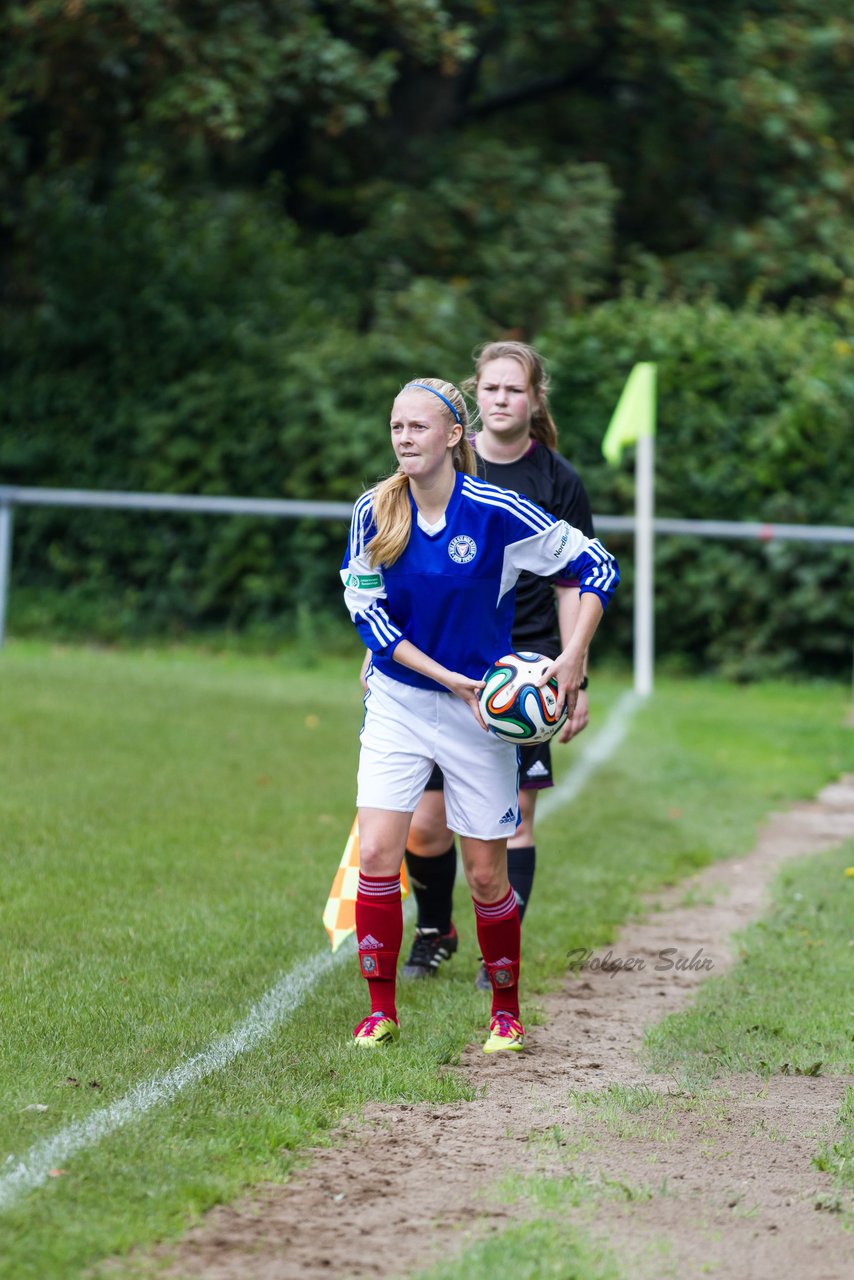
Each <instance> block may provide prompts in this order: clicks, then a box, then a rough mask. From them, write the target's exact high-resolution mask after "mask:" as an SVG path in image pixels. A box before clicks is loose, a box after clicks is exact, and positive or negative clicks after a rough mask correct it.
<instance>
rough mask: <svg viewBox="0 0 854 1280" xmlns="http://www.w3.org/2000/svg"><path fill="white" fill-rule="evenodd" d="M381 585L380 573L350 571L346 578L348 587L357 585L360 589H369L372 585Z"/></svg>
mask: <svg viewBox="0 0 854 1280" xmlns="http://www.w3.org/2000/svg"><path fill="white" fill-rule="evenodd" d="M382 585H383V579H382V574H380V573H358V574H357V573H351V574H350V576H349V577H348V578H347V586H348V587H359V588H360V589H361V590H362V591H371V590H372V589H373V588H374V587H381V586H382Z"/></svg>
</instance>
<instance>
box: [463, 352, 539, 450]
mask: <svg viewBox="0 0 854 1280" xmlns="http://www.w3.org/2000/svg"><path fill="white" fill-rule="evenodd" d="M477 407H478V409H479V410H480V420H481V423H482V424H483V430H484V431H488V432H490V433H491V434H492V435H495V436H500V437H501V439H503V440H515V439H518V438H521V437H524V436H527V435H528V434H529V432H530V430H531V414H532V412H533V409H534V401H533V396H532V395H531V392H530V389H529V387H528V378H527V375H526V373H525V369H524V366H523V365H521V364H520V363H519V361H518V360H514V359H513V358H512V356H502V357H501V359H499V360H490V361H489V362H488V363H487V364H485V365H484V366H483V369H482V370H481V373H480V377H479V378H478V382H477Z"/></svg>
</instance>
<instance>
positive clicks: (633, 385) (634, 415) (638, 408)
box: [602, 363, 655, 465]
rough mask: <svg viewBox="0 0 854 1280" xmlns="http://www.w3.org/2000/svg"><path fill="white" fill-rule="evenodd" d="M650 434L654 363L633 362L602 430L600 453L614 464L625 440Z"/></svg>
mask: <svg viewBox="0 0 854 1280" xmlns="http://www.w3.org/2000/svg"><path fill="white" fill-rule="evenodd" d="M654 435H655V365H654V364H649V363H642V364H636V365H635V367H634V368H633V369H632V371H631V373H630V374H629V376H628V378H627V379H626V385H625V386H624V387H623V394H622V395H621V396H620V399H619V400H618V402H617V407H616V409H615V410H614V413H613V416H612V418H611V421H610V423H609V425H608V430H607V431H606V432H605V436H604V438H603V440H602V453H603V454H604V455H605V457H606V458H607V460H608V462H610V463H611V464H612V465H615V464H616V463H618V462H619V461H620V458H621V457H622V454H623V449H624V447H625V446H626V445H627V444H634V443H635V441H637V440H640V438H641V436H654Z"/></svg>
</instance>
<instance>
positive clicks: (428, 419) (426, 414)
mask: <svg viewBox="0 0 854 1280" xmlns="http://www.w3.org/2000/svg"><path fill="white" fill-rule="evenodd" d="M431 401H432V402H434V403H431ZM461 434H462V428H461V427H460V426H459V425H458V424H457V423H456V422H455V423H449V422H448V415H447V413H446V412H445V410H444V409H443V408H442V404H441V401H439V400H438V399H437V398H436V396H434V395H431V393H430V392H429V391H401V393H400V395H399V396H398V397H397V399H396V400H395V402H394V404H393V405H392V410H391V443H392V448H393V449H394V452H395V455H396V457H397V460H398V462H399V463H400V466H401V468H402V470H403V471H405V472H406V474H407V475H408V476H409V477H410V478H411V479H413V480H426V479H429V478H431V477H433V476H434V475H437V474H438V473H439V472H440V471H441V470H442V469H443V467H450V469H451V470H453V465H454V464H453V458H452V452H453V448H454V445H455V444H456V443H457V441H458V440H459V438H460V436H461Z"/></svg>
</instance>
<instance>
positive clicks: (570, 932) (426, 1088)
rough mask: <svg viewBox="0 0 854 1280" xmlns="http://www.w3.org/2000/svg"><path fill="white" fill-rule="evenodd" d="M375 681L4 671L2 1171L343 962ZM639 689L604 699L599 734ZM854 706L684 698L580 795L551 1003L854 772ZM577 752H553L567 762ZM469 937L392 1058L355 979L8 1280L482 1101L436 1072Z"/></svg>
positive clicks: (31, 1201) (108, 1147)
mask: <svg viewBox="0 0 854 1280" xmlns="http://www.w3.org/2000/svg"><path fill="white" fill-rule="evenodd" d="M358 661H359V654H358V652H356V650H355V648H354V653H353V657H352V660H343V659H329V660H324V661H320V662H317V661H316V659H315V660H314V661H313V663H312V664H308V663H307V662H306V661H305V660H302V661H298V660H294V659H293V658H289V657H287V656H286V655H283V656H282V657H281V658H280V659H278V660H276V659H269V658H253V657H246V656H242V657H241V656H237V655H230V654H224V655H217V656H212V655H209V654H208V655H202V654H198V653H193V652H190V651H169V650H164V649H159V650H157V651H152V652H135V653H134V652H131V653H128V652H122V653H119V652H114V651H108V650H92V649H82V648H80V649H71V648H69V649H63V648H51V647H49V646H46V645H39V644H36V643H17V644H10V645H8V646H7V648H6V649H4V650H3V651H2V652H1V653H0V717H2V729H3V732H2V735H0V779H2V787H0V832H2V853H3V868H4V870H3V876H2V880H0V927H2V930H3V938H4V944H5V945H4V947H3V950H2V955H0V965H2V971H0V972H1V973H2V977H0V1028H2V1030H0V1036H2V1060H0V1176H1V1175H2V1160H4V1159H5V1158H6V1157H7V1156H15V1157H19V1156H22V1155H23V1154H25V1153H26V1151H27V1150H28V1149H29V1148H30V1147H31V1146H32V1144H33V1143H35V1142H37V1141H38V1140H39V1139H41V1138H43V1137H49V1136H50V1135H53V1134H55V1133H56V1132H57V1131H59V1130H60V1129H61V1128H62V1127H63V1126H65V1125H67V1124H68V1123H70V1122H72V1121H74V1120H78V1119H82V1118H85V1116H87V1115H88V1114H89V1113H90V1112H92V1111H93V1110H95V1109H97V1108H100V1107H103V1106H105V1105H107V1104H109V1103H111V1102H114V1101H117V1100H118V1099H120V1098H122V1097H123V1096H124V1095H125V1094H126V1093H127V1091H128V1090H129V1089H130V1088H132V1087H133V1086H134V1085H135V1084H138V1083H139V1082H141V1081H144V1080H146V1079H148V1078H150V1077H151V1076H153V1075H154V1074H155V1073H157V1072H158V1071H163V1070H168V1069H169V1068H171V1067H173V1066H175V1065H176V1064H177V1063H180V1062H181V1061H182V1060H184V1059H186V1058H187V1057H188V1056H190V1055H192V1054H193V1053H196V1052H198V1051H200V1050H202V1049H204V1048H205V1047H206V1046H208V1045H209V1044H210V1043H211V1041H213V1040H214V1039H215V1038H216V1037H217V1036H219V1035H222V1034H225V1033H227V1032H228V1031H229V1030H230V1029H232V1028H233V1027H234V1026H236V1025H237V1024H238V1023H239V1022H240V1021H241V1019H242V1018H243V1017H244V1016H245V1015H246V1013H247V1012H248V1010H249V1009H250V1008H251V1007H252V1005H253V1004H254V1003H255V1001H257V1000H258V999H259V998H260V997H261V996H262V995H263V993H264V992H265V991H266V990H268V989H269V988H270V987H271V986H272V985H273V984H274V983H275V981H276V980H277V978H278V977H279V976H280V975H281V974H282V973H283V972H286V971H288V970H290V969H291V968H293V967H294V966H295V965H296V964H297V963H298V962H299V961H300V960H304V959H306V958H307V957H310V956H311V955H313V954H315V953H316V952H318V951H319V950H321V949H322V948H323V947H324V946H325V945H326V935H325V933H324V931H323V928H322V925H321V922H320V912H321V910H322V907H323V904H324V902H325V899H326V894H327V892H328V888H329V884H330V881H331V877H332V873H333V871H334V869H335V867H336V865H337V861H338V858H339V856H340V852H341V848H342V845H343V842H344V839H345V837H346V834H347V831H348V830H349V826H350V822H351V819H352V812H353V803H354V794H355V767H356V758H357V749H358V743H357V730H358V725H359V723H360V719H361V695H360V692H359V689H358V683H357V679H356V675H357V669H358ZM624 688H625V682H624V680H622V679H620V678H619V677H614V676H610V677H609V676H607V675H605V674H600V675H597V677H596V680H595V682H594V687H593V689H592V692H593V715H594V721H595V720H597V719H598V720H599V721H600V722H601V720H602V718H603V716H604V713H605V711H606V710H607V708H608V706H609V705H611V704H612V703H613V702H614V700H615V699H616V698H617V697H618V696H619V695H620V693H621V692H622V690H623V689H624ZM844 709H845V691H844V690H842V689H840V688H839V687H834V686H822V685H810V686H806V685H805V686H794V687H792V686H785V685H774V686H770V685H769V686H759V687H753V688H746V689H735V688H732V687H728V686H725V685H722V684H720V683H717V682H711V681H710V682H699V683H695V684H692V683H688V682H679V681H666V682H662V685H661V687H660V690H659V691H658V692H657V695H656V698H655V699H654V700H653V702H652V703H651V704H649V706H647V707H646V708H644V710H643V711H642V712H641V713H639V715H638V717H637V718H636V720H635V722H634V725H633V728H632V731H631V733H630V736H629V739H628V741H627V742H626V743H625V744H624V746H623V747H622V748H621V749H620V751H619V753H618V755H617V757H616V758H615V759H614V760H613V761H612V762H611V763H609V764H608V765H607V766H606V767H605V768H603V769H602V770H601V771H600V772H599V773H598V774H597V775H596V777H595V778H594V779H593V781H592V783H591V784H590V785H589V787H588V790H587V792H586V794H585V795H584V796H583V797H582V798H581V799H579V800H578V801H576V802H575V803H574V804H573V805H572V806H571V807H569V808H568V809H567V810H566V811H565V812H564V813H561V814H559V815H555V816H554V817H552V818H550V819H548V820H547V821H545V822H543V824H542V827H541V830H540V832H539V841H538V844H539V849H540V871H539V879H538V883H537V887H536V889H535V892H534V896H533V900H532V905H531V909H530V912H529V916H528V922H527V923H526V946H527V951H526V958H525V978H524V981H525V985H526V987H527V990H528V993H529V1001H530V993H531V992H534V991H537V990H543V989H546V988H547V987H548V986H549V985H551V984H553V983H554V981H555V979H556V977H557V975H558V974H559V973H561V972H562V971H563V968H564V966H565V960H566V954H567V952H568V951H569V950H570V949H572V948H573V947H576V946H589V947H597V946H599V945H601V944H602V943H604V942H607V941H609V940H610V939H612V938H613V934H614V930H615V929H616V927H617V926H618V924H619V923H620V922H621V921H622V920H623V919H624V918H626V916H627V915H630V914H632V913H633V912H636V911H638V910H639V908H640V902H641V895H642V894H643V893H644V892H645V891H646V890H648V889H653V888H656V887H658V886H659V885H661V884H662V883H666V882H673V881H676V880H678V879H679V878H680V877H681V876H684V875H685V874H686V873H688V872H690V871H692V870H694V869H695V868H696V867H697V866H700V865H703V864H704V863H706V862H708V861H711V860H713V859H715V858H720V857H723V856H726V855H728V854H731V853H735V852H739V851H744V850H746V849H748V848H750V846H751V844H752V841H753V838H754V834H755V829H756V826H757V823H758V822H759V821H760V820H761V818H762V817H763V816H764V815H765V814H766V813H767V811H768V810H769V809H770V808H772V807H775V806H778V805H781V804H783V803H785V802H786V801H788V800H790V799H796V798H800V797H804V796H809V795H812V794H814V793H815V791H816V790H817V789H818V787H819V786H820V785H821V784H822V783H823V782H825V781H827V780H829V779H830V778H832V777H834V776H836V775H837V774H838V773H839V772H841V771H842V769H843V768H844V767H846V764H847V767H849V768H850V767H851V760H850V750H851V748H850V745H849V743H850V738H851V735H850V732H848V731H846V730H845V729H844V728H842V717H843V712H844ZM592 732H593V731H592V730H591V733H592ZM577 750H578V748H577V747H575V746H571V747H569V748H558V757H559V760H560V761H561V767H566V766H567V764H568V763H569V762H570V761H571V759H572V757H573V754H574V753H575V752H576V751H577ZM846 753H849V754H848V757H847V759H846ZM457 921H458V925H459V926H460V928H461V931H462V933H463V944H462V947H461V951H460V954H459V955H458V956H457V957H456V958H455V960H454V963H453V965H452V966H451V971H450V973H449V975H448V978H447V979H445V978H444V977H443V979H442V981H441V982H436V983H421V984H415V985H414V986H412V987H409V986H408V987H407V988H406V989H405V991H404V993H403V997H402V1000H401V1011H402V1016H403V1020H404V1021H403V1025H404V1030H405V1037H404V1040H403V1042H402V1044H401V1046H400V1047H399V1048H398V1049H397V1050H396V1051H395V1053H394V1054H393V1055H388V1056H386V1055H383V1056H382V1057H380V1058H372V1059H371V1060H370V1061H368V1062H365V1061H364V1058H360V1059H359V1060H358V1061H356V1060H355V1059H354V1057H353V1055H352V1053H351V1051H350V1048H349V1045H348V1043H347V1040H348V1037H349V1033H350V1030H351V1028H352V1026H353V1024H354V1023H355V1021H356V1020H357V1019H358V1017H359V1016H361V1013H362V1012H363V1006H364V999H365V997H364V990H363V984H362V983H361V981H360V979H359V978H358V976H357V973H356V971H355V963H354V962H348V963H346V964H345V965H344V966H343V967H342V968H341V969H340V970H339V971H338V973H337V975H335V976H333V977H330V978H327V979H325V980H324V981H323V982H322V984H321V985H320V986H319V987H318V988H317V990H316V992H315V993H314V995H313V996H312V998H311V999H310V1000H309V1001H308V1002H307V1003H306V1004H305V1005H304V1006H303V1007H302V1008H301V1009H300V1010H298V1011H297V1013H296V1014H295V1015H294V1016H293V1017H292V1018H291V1019H290V1020H289V1021H288V1022H287V1024H286V1025H285V1026H283V1027H281V1028H280V1029H279V1030H278V1031H277V1032H276V1033H275V1034H273V1035H272V1036H271V1037H270V1038H269V1040H267V1041H265V1042H264V1043H263V1044H261V1045H259V1046H258V1047H256V1048H255V1049H253V1050H252V1051H250V1052H247V1053H246V1054H244V1055H243V1056H242V1057H241V1058H239V1059H238V1060H237V1061H236V1062H235V1063H234V1064H233V1065H232V1066H231V1067H230V1068H229V1069H227V1070H225V1071H222V1072H220V1073H217V1074H214V1075H212V1076H209V1077H208V1078H207V1079H206V1080H204V1081H203V1082H202V1083H201V1084H199V1085H197V1086H195V1087H193V1088H191V1089H188V1090H187V1091H186V1092H184V1093H182V1094H181V1095H180V1097H178V1098H177V1099H176V1100H175V1101H174V1102H172V1103H171V1104H169V1105H164V1106H159V1107H157V1108H155V1109H154V1110H152V1111H151V1112H149V1113H148V1114H146V1115H145V1116H144V1117H143V1118H142V1119H141V1120H139V1121H138V1122H136V1123H134V1124H131V1125H129V1126H127V1127H126V1128H124V1129H123V1130H122V1131H121V1132H118V1133H116V1134H114V1135H113V1136H112V1137H110V1138H108V1139H106V1140H105V1141H103V1142H102V1143H100V1144H99V1145H98V1146H96V1147H93V1148H92V1149H90V1150H88V1151H87V1152H85V1153H83V1154H81V1155H79V1156H76V1157H75V1158H74V1159H73V1160H71V1161H69V1162H68V1167H67V1168H65V1169H64V1171H63V1173H62V1175H61V1176H58V1177H56V1178H52V1179H50V1180H49V1181H48V1183H47V1184H46V1185H45V1186H43V1187H41V1188H39V1189H37V1190H35V1191H33V1192H32V1193H30V1194H29V1195H27V1196H25V1197H24V1198H23V1199H22V1200H21V1201H20V1202H19V1203H18V1204H17V1205H16V1206H15V1207H13V1208H11V1209H9V1210H8V1211H6V1212H5V1213H4V1214H3V1215H2V1218H3V1222H2V1235H1V1236H0V1271H2V1274H3V1276H4V1280H19V1278H20V1280H22V1278H24V1277H40V1278H41V1277H44V1276H48V1275H49V1276H51V1277H52V1278H53V1277H57V1278H60V1277H65V1276H68V1277H75V1276H80V1275H82V1274H83V1273H84V1272H85V1271H87V1269H91V1268H92V1267H95V1266H96V1265H97V1263H98V1261H99V1260H100V1259H102V1258H104V1257H107V1256H109V1255H111V1254H116V1253H118V1254H121V1253H122V1252H125V1251H127V1250H128V1249H130V1248H131V1247H133V1246H134V1245H139V1244H143V1245H144V1244H145V1243H146V1242H149V1241H151V1240H154V1239H159V1238H164V1237H167V1236H169V1235H173V1234H175V1233H178V1232H180V1231H181V1230H182V1229H183V1228H184V1227H185V1226H186V1225H187V1223H188V1222H190V1221H192V1220H193V1218H194V1217H196V1216H198V1214H200V1213H201V1212H203V1211H204V1210H205V1209H207V1208H208V1207H210V1206H211V1205H212V1204H214V1203H217V1202H219V1201H223V1200H228V1199H230V1198H233V1197H234V1196H235V1195H236V1194H237V1193H238V1192H239V1191H240V1189H241V1188H243V1187H246V1186H250V1185H252V1184H254V1183H257V1182H259V1181H262V1180H265V1179H274V1180H281V1179H282V1178H284V1177H285V1176H286V1175H287V1172H288V1171H289V1170H290V1169H291V1168H292V1167H293V1166H294V1163H295V1162H296V1161H298V1160H299V1158H300V1153H301V1152H304V1151H305V1150H306V1148H308V1147H310V1146H312V1145H316V1144H317V1142H318V1141H323V1135H324V1133H325V1132H327V1131H328V1130H329V1128H330V1127H332V1126H334V1125H336V1124H337V1123H338V1122H339V1121H340V1120H341V1118H342V1117H343V1116H345V1115H347V1114H350V1113H354V1112H356V1113H357V1112H358V1110H359V1108H360V1107H361V1106H362V1105H363V1103H365V1102H366V1101H369V1100H381V1101H391V1102H395V1101H415V1100H419V1099H424V1100H430V1101H433V1102H442V1101H444V1100H452V1099H459V1098H461V1097H465V1096H467V1091H466V1086H465V1085H464V1084H463V1083H462V1082H461V1081H460V1080H459V1079H458V1078H457V1077H456V1075H455V1074H454V1073H449V1072H444V1071H442V1070H441V1069H437V1068H441V1066H442V1064H445V1063H449V1062H454V1061H455V1060H456V1057H457V1055H458V1053H459V1051H460V1049H461V1047H462V1046H463V1045H464V1044H466V1043H467V1042H468V1041H470V1040H471V1039H472V1038H478V1037H479V1036H480V1034H481V1029H482V1027H483V1023H484V1005H483V1003H482V997H481V996H480V995H478V993H476V992H475V991H474V990H473V988H472V982H471V979H472V975H473V973H474V968H475V959H476V954H477V951H476V943H475V940H474V929H473V922H472V919H471V908H470V905H469V904H468V900H467V896H466V894H465V891H464V888H463V887H462V886H460V887H458V898H457ZM70 1081H76V1082H77V1083H76V1084H75V1083H70ZM33 1106H35V1107H46V1108H47V1109H46V1110H31V1109H29V1108H31V1107H33ZM542 1230H543V1231H545V1232H547V1233H548V1232H549V1231H551V1228H550V1227H547V1226H544V1227H543V1228H542ZM539 1274H542V1275H548V1274H549V1273H548V1271H541V1272H540V1273H539Z"/></svg>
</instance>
